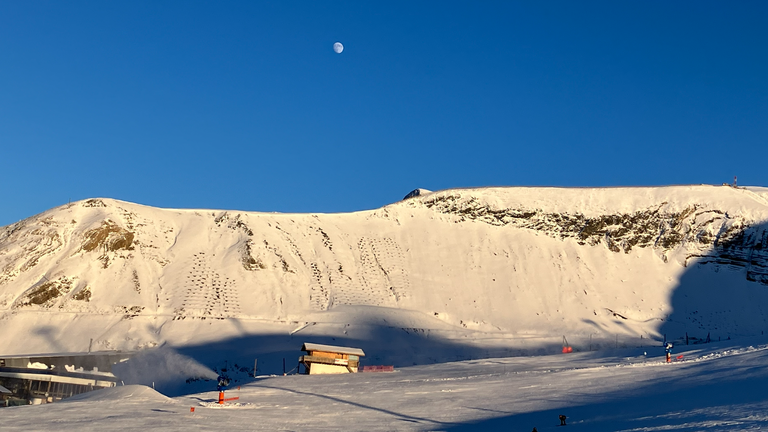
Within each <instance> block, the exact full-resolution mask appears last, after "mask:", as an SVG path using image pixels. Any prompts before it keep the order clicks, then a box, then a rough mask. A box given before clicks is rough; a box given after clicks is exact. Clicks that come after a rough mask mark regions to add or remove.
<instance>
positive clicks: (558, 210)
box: [0, 186, 768, 364]
mask: <svg viewBox="0 0 768 432" xmlns="http://www.w3.org/2000/svg"><path fill="white" fill-rule="evenodd" d="M766 221H768V189H765V188H747V189H744V188H738V189H737V188H732V187H727V186H722V187H720V186H675V187H657V188H602V189H563V188H483V189H458V190H446V191H440V192H434V193H429V192H428V191H424V193H422V194H421V195H419V196H416V197H413V198H409V199H407V200H404V201H401V202H398V203H395V204H392V205H388V206H386V207H383V208H380V209H377V210H373V211H365V212H356V213H345V214H273V213H254V212H237V211H220V210H172V209H159V208H152V207H147V206H142V205H137V204H132V203H128V202H123V201H117V200H112V199H91V200H85V201H80V202H75V203H71V204H68V205H65V206H61V207H58V208H54V209H52V210H49V211H47V212H45V213H42V214H40V215H37V216H34V217H31V218H29V219H26V220H23V221H20V222H18V223H16V224H13V225H10V226H7V227H4V228H0V326H2V328H3V329H4V330H5V329H12V330H11V331H3V332H0V351H1V352H3V353H4V354H13V353H30V352H50V351H59V352H61V351H82V350H84V349H85V348H87V347H88V345H89V342H90V339H93V349H123V350H134V349H141V348H146V347H152V346H157V345H161V344H164V343H169V344H171V345H176V346H188V347H197V349H198V350H208V349H210V348H211V347H212V346H214V345H215V344H219V343H220V342H221V341H222V340H232V341H239V342H240V343H241V345H240V346H238V347H236V348H232V347H230V348H226V347H222V346H221V345H220V344H219V345H216V346H217V347H218V348H219V349H222V350H226V349H231V350H240V351H242V350H249V349H250V350H251V352H249V354H248V355H256V354H258V353H261V354H259V355H264V353H265V352H274V353H275V354H274V355H275V358H278V357H280V356H283V353H285V352H294V351H297V348H298V347H296V346H295V345H296V344H297V343H299V344H300V342H301V341H302V340H303V339H311V338H315V339H316V340H321V339H322V338H326V340H327V341H329V342H332V341H333V340H335V339H334V338H336V339H340V340H348V341H349V342H354V343H356V344H358V345H360V346H362V347H363V348H364V349H366V351H367V352H368V351H370V352H371V353H372V357H369V359H370V360H371V361H374V360H377V361H382V362H383V361H391V362H394V363H397V362H398V361H400V362H401V363H402V361H403V360H402V358H403V357H402V354H400V355H399V356H393V355H390V354H388V353H389V352H390V349H389V348H388V345H387V342H390V343H391V344H395V343H397V346H401V347H402V346H407V347H409V355H410V357H409V359H408V364H411V360H412V362H415V363H422V362H433V361H444V360H446V359H451V360H456V359H457V357H458V358H459V359H460V358H477V357H484V356H485V357H488V356H493V355H506V354H516V353H525V352H538V353H541V352H548V351H550V350H553V349H557V348H558V345H559V343H560V341H561V339H562V336H563V335H565V336H567V337H568V340H569V342H570V343H571V344H573V345H574V346H575V347H576V348H577V350H580V349H581V350H587V349H589V347H590V346H591V347H593V348H594V347H600V346H606V345H610V346H615V345H620V344H633V345H637V344H638V343H643V342H642V340H640V338H641V337H642V338H643V340H647V339H655V340H660V339H661V338H662V337H663V335H667V337H668V338H670V339H674V338H678V337H684V336H685V334H686V333H688V334H689V336H690V337H694V338H702V339H703V338H704V337H706V335H707V334H708V333H709V334H710V335H711V338H713V339H714V340H717V338H723V339H725V338H727V337H738V336H745V335H755V334H758V335H759V334H760V332H761V331H763V329H764V328H765V324H766V320H767V319H768V311H766V310H765V309H764V306H763V305H765V304H768V302H766V301H767V300H768V286H767V285H768V235H767V234H766V226H765V224H766ZM289 335H292V336H290V338H287V339H286V337H288V336H289ZM257 336H259V337H261V338H256V337H257ZM249 338H251V339H249ZM281 338H282V339H281ZM246 342H247V344H250V345H253V344H254V343H258V344H260V346H259V347H258V349H256V348H254V347H253V346H250V345H249V346H247V347H244V346H243V345H242V344H245V343H246ZM337 343H338V340H337ZM267 344H272V345H273V346H275V347H277V346H279V347H278V348H271V347H265V345H267ZM299 346H300V345H299ZM478 348H481V349H479V350H478ZM259 350H260V351H259ZM427 351H429V352H427ZM457 353H458V354H457ZM251 358H252V357H251ZM398 359H400V360H398Z"/></svg>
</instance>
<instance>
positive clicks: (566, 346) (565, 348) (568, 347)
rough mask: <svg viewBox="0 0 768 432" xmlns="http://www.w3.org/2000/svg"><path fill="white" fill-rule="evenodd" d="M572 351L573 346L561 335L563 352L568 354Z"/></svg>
mask: <svg viewBox="0 0 768 432" xmlns="http://www.w3.org/2000/svg"><path fill="white" fill-rule="evenodd" d="M572 352H573V347H571V345H570V344H568V340H567V339H566V338H565V336H563V354H568V353H572Z"/></svg>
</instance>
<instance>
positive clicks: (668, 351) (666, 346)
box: [664, 342, 674, 363]
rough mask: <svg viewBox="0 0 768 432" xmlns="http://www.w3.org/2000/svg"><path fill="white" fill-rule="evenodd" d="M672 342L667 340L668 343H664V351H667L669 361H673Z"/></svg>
mask: <svg viewBox="0 0 768 432" xmlns="http://www.w3.org/2000/svg"><path fill="white" fill-rule="evenodd" d="M673 346H674V345H672V342H667V344H666V345H664V351H665V352H666V353H667V363H670V362H672V347H673Z"/></svg>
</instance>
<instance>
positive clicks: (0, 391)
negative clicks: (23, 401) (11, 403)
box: [0, 385, 13, 394]
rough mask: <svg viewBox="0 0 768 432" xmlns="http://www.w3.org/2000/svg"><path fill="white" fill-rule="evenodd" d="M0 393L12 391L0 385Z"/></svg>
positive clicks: (10, 392)
mask: <svg viewBox="0 0 768 432" xmlns="http://www.w3.org/2000/svg"><path fill="white" fill-rule="evenodd" d="M0 393H5V394H13V392H12V391H10V390H8V389H7V388H5V387H3V386H1V385H0Z"/></svg>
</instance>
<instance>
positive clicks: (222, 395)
mask: <svg viewBox="0 0 768 432" xmlns="http://www.w3.org/2000/svg"><path fill="white" fill-rule="evenodd" d="M219 405H224V392H223V391H220V392H219Z"/></svg>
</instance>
